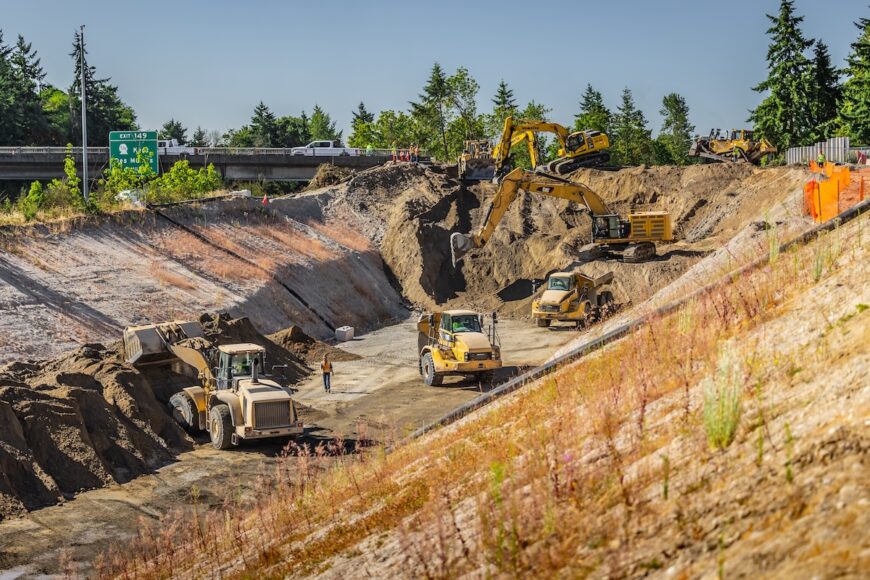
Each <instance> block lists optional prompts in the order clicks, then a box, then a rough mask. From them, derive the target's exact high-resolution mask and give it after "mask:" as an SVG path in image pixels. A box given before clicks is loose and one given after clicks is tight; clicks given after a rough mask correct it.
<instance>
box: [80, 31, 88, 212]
mask: <svg viewBox="0 0 870 580" xmlns="http://www.w3.org/2000/svg"><path fill="white" fill-rule="evenodd" d="M79 30H80V31H81V33H80V35H79V42H81V47H80V49H81V63H80V66H81V69H82V195H83V196H84V198H85V205H88V116H87V114H86V111H87V104H86V99H87V95H86V94H85V78H86V75H85V25H84V24H82V25H81V27H80V28H79Z"/></svg>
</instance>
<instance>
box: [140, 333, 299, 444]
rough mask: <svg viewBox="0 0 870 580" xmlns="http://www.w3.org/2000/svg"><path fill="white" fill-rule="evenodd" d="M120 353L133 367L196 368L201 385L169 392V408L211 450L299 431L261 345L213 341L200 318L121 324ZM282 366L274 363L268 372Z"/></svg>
mask: <svg viewBox="0 0 870 580" xmlns="http://www.w3.org/2000/svg"><path fill="white" fill-rule="evenodd" d="M124 357H125V360H126V361H127V362H128V363H130V364H133V365H136V366H147V365H177V366H178V367H180V368H178V370H179V371H181V372H185V371H187V372H190V371H191V370H192V371H195V372H196V376H197V380H198V382H199V385H197V386H193V387H187V388H185V389H183V390H182V391H181V392H178V393H175V394H174V395H172V397H170V399H169V410H170V413H171V414H172V416H173V418H174V419H175V420H176V421H177V422H178V423H179V424H180V425H181V426H182V427H183V428H184V429H185V430H186V431H187V432H188V433H190V434H191V435H195V434H197V433H200V432H202V431H207V432H208V434H209V436H210V438H211V443H212V445H213V446H214V447H215V449H228V448H230V447H231V446H233V445H238V444H239V443H240V442H241V441H242V440H255V439H268V438H275V437H287V436H296V435H301V434H302V433H303V425H302V421H300V420H299V416H298V414H297V412H296V405H295V403H294V402H293V398H292V395H291V393H292V391H291V390H290V388H289V387H287V386H282V385H280V384H278V382H277V381H275V380H273V378H271V377H270V376H269V375H267V374H266V373H265V368H266V367H265V365H266V349H265V348H263V347H262V346H260V345H257V344H250V343H242V344H226V345H220V346H215V345H213V344H212V343H211V342H210V341H208V340H207V339H206V338H205V334H204V333H203V329H202V326H201V325H200V324H199V323H198V322H191V321H174V322H167V323H163V324H148V325H143V326H128V327H127V328H125V329H124ZM285 368H286V366H284V365H275V366H273V367H272V374H274V373H275V372H276V371H278V370H279V369H281V370H283V369H285Z"/></svg>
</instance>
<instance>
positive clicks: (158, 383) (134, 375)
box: [0, 314, 309, 520]
mask: <svg viewBox="0 0 870 580" xmlns="http://www.w3.org/2000/svg"><path fill="white" fill-rule="evenodd" d="M201 323H202V324H203V327H204V329H205V333H206V337H207V338H208V339H209V340H210V341H212V342H214V343H215V344H226V343H233V342H252V343H255V344H262V345H263V346H265V347H266V353H267V361H268V362H269V364H279V365H287V366H288V369H287V370H288V372H287V375H288V377H289V378H290V380H293V381H296V380H298V379H300V378H302V377H303V376H305V375H306V374H308V372H309V371H308V369H307V368H306V367H305V366H304V364H303V362H302V361H301V359H300V358H299V357H298V356H297V355H296V354H295V353H294V352H292V351H290V350H287V349H285V348H283V347H282V346H280V345H279V344H276V343H273V342H271V341H269V340H267V339H266V338H265V337H264V336H263V335H262V334H260V333H259V332H258V331H257V330H256V328H254V326H253V325H252V324H251V322H250V321H249V320H248V319H247V318H239V319H232V318H230V317H229V316H227V315H226V314H221V315H205V316H203V317H202V318H201ZM194 382H195V380H194V379H193V378H190V377H187V376H185V375H183V374H178V373H176V372H173V371H172V370H171V369H170V368H169V367H160V366H149V367H142V368H138V367H134V366H132V365H129V364H127V363H125V362H124V361H123V354H122V347H121V344H120V343H115V344H113V345H110V346H109V347H106V346H103V345H101V344H88V345H85V346H82V347H80V348H79V349H78V350H76V351H74V352H72V353H69V354H67V355H65V356H63V357H60V358H57V359H54V360H46V361H28V362H15V363H11V364H7V365H5V366H3V367H0V520H2V519H4V518H6V517H10V516H15V515H20V514H22V513H24V512H25V511H28V510H32V509H36V508H39V507H43V506H46V505H50V504H53V503H57V502H60V501H63V500H64V499H65V498H69V497H71V496H72V495H73V494H75V493H77V492H79V491H83V490H86V489H92V488H96V487H103V486H107V485H111V484H112V483H116V482H117V483H124V482H127V481H129V480H131V479H132V478H134V477H136V476H137V475H140V474H142V473H146V472H149V471H152V470H154V469H155V468H157V467H159V466H160V465H162V464H165V463H166V462H168V461H170V460H171V459H172V458H173V457H174V455H176V454H177V453H179V452H181V451H185V450H188V449H191V448H192V445H193V444H192V441H191V440H190V439H189V438H188V436H187V435H186V434H185V433H184V432H183V431H182V430H181V429H180V428H179V427H178V426H177V425H176V423H175V422H174V421H173V420H172V418H171V417H170V415H169V414H168V413H167V401H168V399H169V397H170V396H172V394H174V393H176V392H178V391H179V390H181V389H182V388H184V387H187V386H190V385H193V384H194Z"/></svg>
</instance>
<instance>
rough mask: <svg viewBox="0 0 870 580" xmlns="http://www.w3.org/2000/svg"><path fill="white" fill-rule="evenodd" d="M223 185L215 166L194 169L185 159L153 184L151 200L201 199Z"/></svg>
mask: <svg viewBox="0 0 870 580" xmlns="http://www.w3.org/2000/svg"><path fill="white" fill-rule="evenodd" d="M222 184H223V179H222V178H221V175H220V173H218V172H217V171H216V170H215V168H214V165H213V164H211V163H210V164H209V165H208V167H205V168H203V169H192V168H191V167H190V163H189V162H188V161H187V160H186V159H185V160H182V161H178V162H177V163H175V165H173V166H172V169H170V170H169V171H168V172H166V173H164V174H163V175H161V176H160V177H158V178H157V179H154V180H153V181H152V182H151V185H150V188H149V199H150V200H151V201H152V202H157V203H162V202H168V201H177V200H179V199H189V198H194V197H199V196H201V195H202V194H204V193H208V192H210V191H214V190H216V189H218V188H220V187H221V185H222Z"/></svg>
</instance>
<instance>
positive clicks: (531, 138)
mask: <svg viewBox="0 0 870 580" xmlns="http://www.w3.org/2000/svg"><path fill="white" fill-rule="evenodd" d="M538 133H553V134H554V135H555V136H556V139H557V140H558V141H559V152H558V155H559V157H558V158H557V159H554V160H553V161H551V162H549V163H548V164H547V166H546V170H547V171H549V172H551V173H557V174H559V175H565V174H567V173H571V172H572V171H574V170H575V169H578V168H580V167H595V166H598V165H603V164H605V163H607V162H608V161H610V153H608V152H607V149H608V148H609V147H610V141H609V140H608V138H607V135H605V134H604V133H602V132H600V131H592V130H585V131H575V132H573V133H572V132H570V131H569V130H568V128H567V127H564V126H562V125H559V124H558V123H550V122H547V121H534V120H519V121H516V122H515V121H514V119H513V117H510V116H509V117H507V118H506V119H505V120H504V127H503V129H502V134H501V139H500V140H499V142H498V144H497V145H496V146H495V147H494V148H493V149H492V150H491V151H490V150H489V148H482V147H480V146H479V143H481V142H480V141H466V147H465V153H463V155H462V156H460V159H459V177H460V178H462V179H464V180H466V181H485V180H490V179H493V178H496V177H499V178H500V177H501V176H503V175H504V174H506V173H507V172H509V171H510V170H511V167H510V163H509V162H510V152H511V149H512V148H513V147H515V146H516V145H519V144H521V143H523V142H525V143H526V146H527V147H528V150H529V159H530V160H531V163H532V167H533V168H535V167H537V166H538V163H539V161H540V159H541V153H540V151H538V148H537V140H536V139H535V136H536V135H537V134H538Z"/></svg>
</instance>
